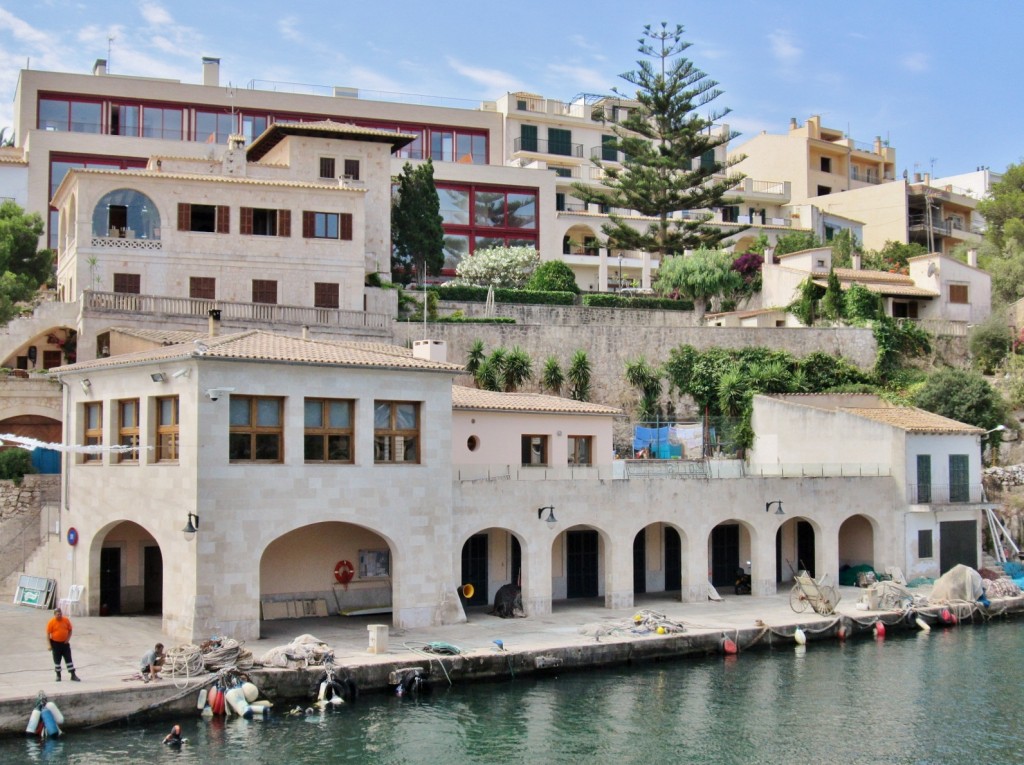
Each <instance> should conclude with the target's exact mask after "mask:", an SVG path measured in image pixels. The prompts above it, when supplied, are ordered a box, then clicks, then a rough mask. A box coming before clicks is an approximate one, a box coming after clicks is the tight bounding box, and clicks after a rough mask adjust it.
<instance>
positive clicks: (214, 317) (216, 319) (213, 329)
mask: <svg viewBox="0 0 1024 765" xmlns="http://www.w3.org/2000/svg"><path fill="white" fill-rule="evenodd" d="M209 313H210V337H216V336H217V333H218V332H219V331H220V309H219V308H211V309H210V312H209Z"/></svg>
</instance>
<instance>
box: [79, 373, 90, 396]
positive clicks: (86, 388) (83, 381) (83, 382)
mask: <svg viewBox="0 0 1024 765" xmlns="http://www.w3.org/2000/svg"><path fill="white" fill-rule="evenodd" d="M79 384H81V386H82V390H83V391H85V392H86V393H91V392H92V383H91V382H89V378H88V377H83V378H82V379H81V380H79Z"/></svg>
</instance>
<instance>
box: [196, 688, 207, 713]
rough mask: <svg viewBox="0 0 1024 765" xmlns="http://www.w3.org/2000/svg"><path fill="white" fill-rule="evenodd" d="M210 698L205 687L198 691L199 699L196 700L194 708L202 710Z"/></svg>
mask: <svg viewBox="0 0 1024 765" xmlns="http://www.w3.org/2000/svg"><path fill="white" fill-rule="evenodd" d="M209 700H210V693H209V691H207V690H206V689H205V688H203V689H202V690H201V691H199V699H198V700H197V701H196V709H198V710H199V711H200V712H202V711H203V710H204V709H206V705H207V703H208V702H209Z"/></svg>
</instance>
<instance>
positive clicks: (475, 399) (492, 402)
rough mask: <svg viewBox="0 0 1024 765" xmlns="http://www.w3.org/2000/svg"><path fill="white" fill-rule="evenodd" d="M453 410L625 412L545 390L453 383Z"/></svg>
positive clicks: (575, 412)
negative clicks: (482, 387) (492, 388)
mask: <svg viewBox="0 0 1024 765" xmlns="http://www.w3.org/2000/svg"><path fill="white" fill-rule="evenodd" d="M452 408H453V409H488V410H492V411H503V412H543V413H549V414H551V413H558V414H603V415H608V416H612V415H617V414H622V410H621V409H616V408H615V407H613V406H605V405H603V404H592V403H590V402H588V401H575V400H573V399H571V398H561V397H560V396H546V395H544V394H541V393H499V392H496V391H489V390H480V389H479V388H467V387H465V386H463V385H453V386H452Z"/></svg>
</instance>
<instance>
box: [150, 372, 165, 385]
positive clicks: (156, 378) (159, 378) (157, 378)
mask: <svg viewBox="0 0 1024 765" xmlns="http://www.w3.org/2000/svg"><path fill="white" fill-rule="evenodd" d="M149 379H150V380H152V381H153V382H160V383H162V382H167V375H165V374H164V373H163V372H154V373H153V374H151V375H150V376H149Z"/></svg>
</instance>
